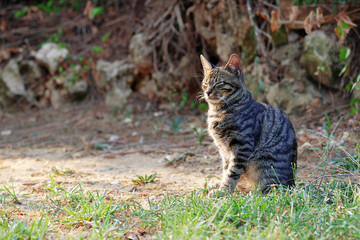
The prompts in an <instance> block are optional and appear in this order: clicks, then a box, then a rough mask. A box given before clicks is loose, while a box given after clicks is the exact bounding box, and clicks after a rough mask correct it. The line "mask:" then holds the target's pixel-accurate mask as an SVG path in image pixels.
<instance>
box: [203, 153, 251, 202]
mask: <svg viewBox="0 0 360 240" xmlns="http://www.w3.org/2000/svg"><path fill="white" fill-rule="evenodd" d="M225 160H226V159H223V176H222V181H221V185H220V188H219V189H213V190H211V191H210V193H209V196H210V197H214V196H219V197H221V196H224V195H225V194H230V193H232V192H233V191H234V189H235V187H236V185H237V183H238V181H239V179H240V176H241V174H243V173H244V171H245V167H243V166H242V165H241V164H236V161H235V160H233V159H232V160H227V161H225Z"/></svg>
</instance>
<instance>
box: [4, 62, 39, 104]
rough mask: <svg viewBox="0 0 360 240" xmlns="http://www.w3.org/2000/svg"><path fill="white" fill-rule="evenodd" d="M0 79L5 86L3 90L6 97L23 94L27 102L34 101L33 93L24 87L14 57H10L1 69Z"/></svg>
mask: <svg viewBox="0 0 360 240" xmlns="http://www.w3.org/2000/svg"><path fill="white" fill-rule="evenodd" d="M1 79H2V81H3V83H4V85H5V87H6V89H5V92H6V95H7V96H8V97H10V98H14V97H15V98H16V96H23V97H25V98H26V100H27V101H28V102H29V103H34V102H35V100H34V93H33V92H31V91H28V90H26V88H25V82H24V80H23V77H22V75H21V74H20V68H19V64H18V62H17V61H16V60H15V59H11V60H10V61H9V63H8V64H7V65H6V66H5V67H4V69H3V70H2V71H1Z"/></svg>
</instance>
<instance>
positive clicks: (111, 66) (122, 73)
mask: <svg viewBox="0 0 360 240" xmlns="http://www.w3.org/2000/svg"><path fill="white" fill-rule="evenodd" d="M96 70H97V72H98V74H99V78H100V81H99V82H97V86H98V87H99V88H104V87H105V86H107V85H108V86H110V90H109V92H108V93H107V94H106V96H105V104H106V105H109V106H122V105H124V104H125V103H126V100H127V98H128V97H129V96H130V94H131V92H132V90H131V87H130V86H131V85H132V84H133V83H134V82H135V80H136V77H137V74H138V71H137V69H136V68H135V65H134V64H132V63H131V62H129V61H128V60H121V61H115V62H108V61H104V60H99V61H98V62H97V63H96Z"/></svg>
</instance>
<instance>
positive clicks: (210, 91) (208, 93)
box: [206, 88, 213, 96]
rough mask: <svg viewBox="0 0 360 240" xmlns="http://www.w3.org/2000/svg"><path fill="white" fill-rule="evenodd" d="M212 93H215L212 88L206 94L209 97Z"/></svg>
mask: <svg viewBox="0 0 360 240" xmlns="http://www.w3.org/2000/svg"><path fill="white" fill-rule="evenodd" d="M212 91H213V89H212V88H210V89H209V90H208V91H207V92H206V94H207V95H208V96H210V95H211V93H212Z"/></svg>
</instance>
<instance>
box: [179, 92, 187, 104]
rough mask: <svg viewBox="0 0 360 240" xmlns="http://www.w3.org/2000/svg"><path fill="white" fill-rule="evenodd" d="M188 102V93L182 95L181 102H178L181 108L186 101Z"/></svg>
mask: <svg viewBox="0 0 360 240" xmlns="http://www.w3.org/2000/svg"><path fill="white" fill-rule="evenodd" d="M188 100H189V94H188V93H184V94H183V95H182V98H181V101H180V105H181V107H185V105H186V103H187V101H188Z"/></svg>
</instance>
